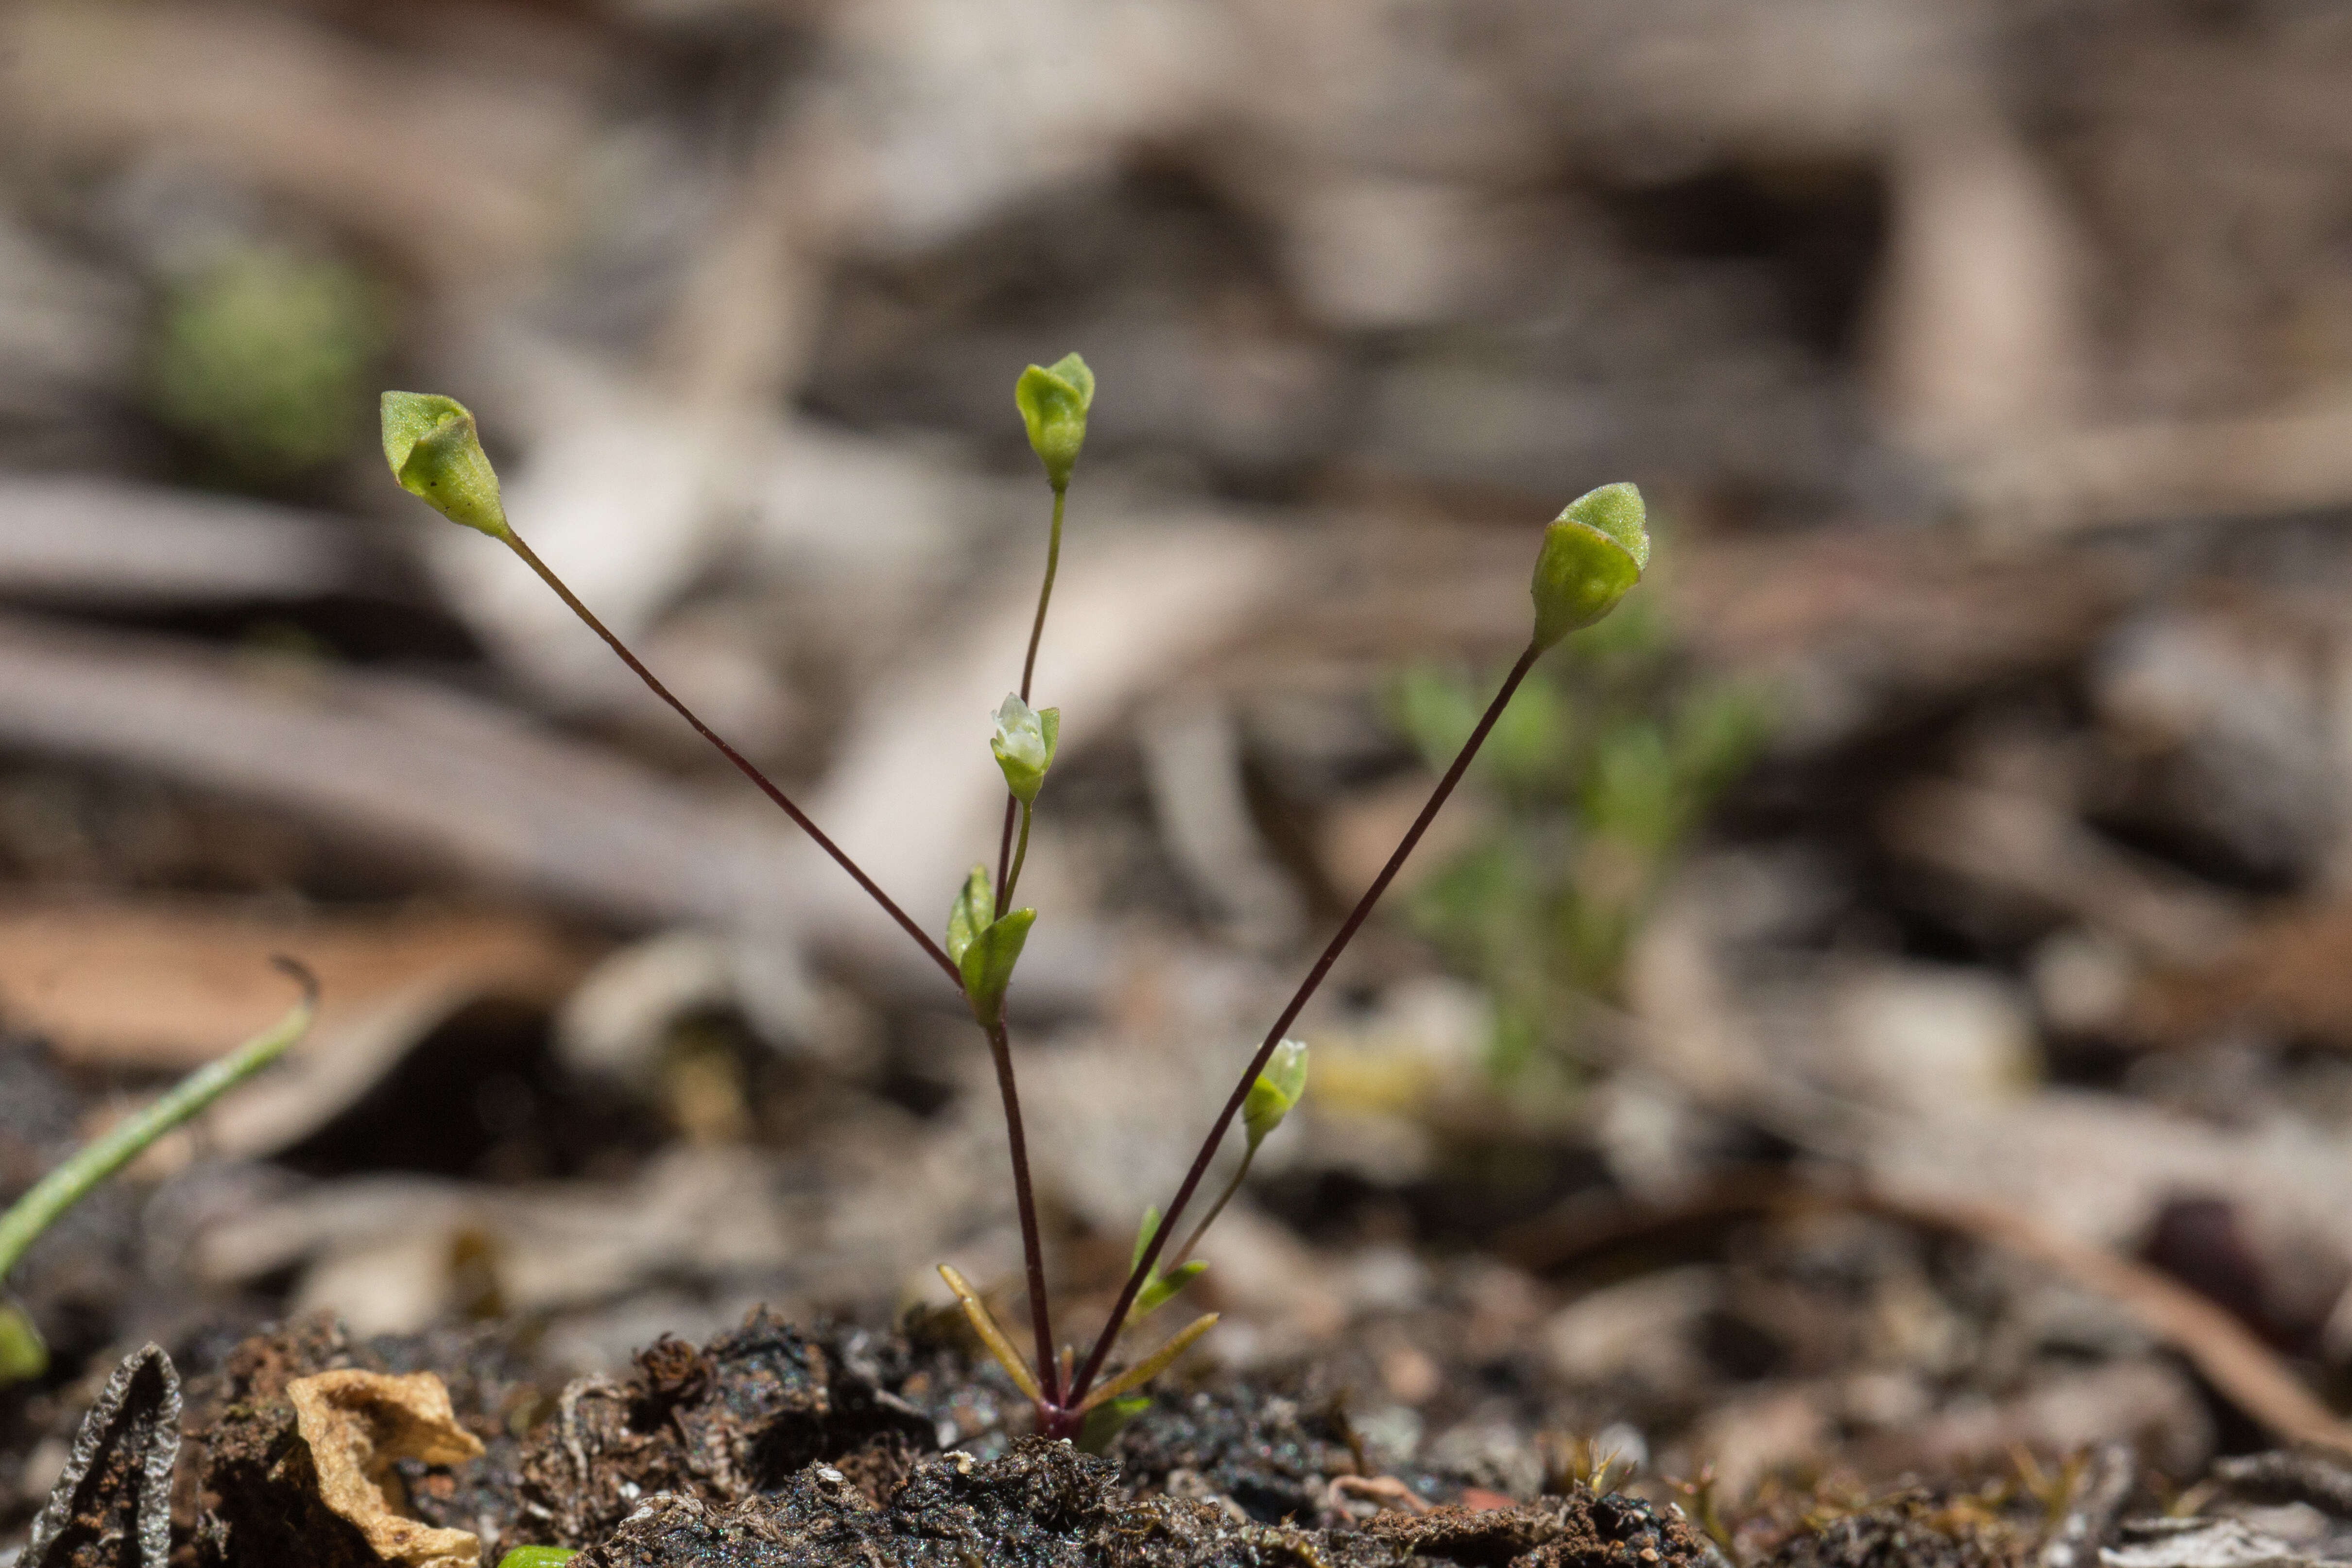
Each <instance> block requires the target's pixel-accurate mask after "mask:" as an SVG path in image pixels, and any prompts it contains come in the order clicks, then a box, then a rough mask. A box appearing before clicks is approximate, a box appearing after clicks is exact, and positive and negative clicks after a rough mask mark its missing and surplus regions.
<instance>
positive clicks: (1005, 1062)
mask: <svg viewBox="0 0 2352 1568" xmlns="http://www.w3.org/2000/svg"><path fill="white" fill-rule="evenodd" d="M988 1054H989V1055H990V1056H991V1057H992V1058H995V1060H996V1089H997V1092H998V1093H999V1094H1000V1095H1002V1096H1003V1100H1004V1136H1005V1141H1006V1142H1008V1143H1010V1144H1011V1145H1012V1148H1013V1201H1014V1202H1015V1203H1016V1204H1018V1205H1019V1206H1020V1210H1021V1251H1022V1255H1023V1258H1024V1260H1025V1262H1026V1263H1027V1265H1028V1270H1029V1322H1030V1326H1031V1327H1033V1328H1034V1329H1035V1330H1036V1331H1037V1381H1038V1382H1039V1383H1041V1384H1045V1403H1046V1404H1047V1405H1050V1406H1054V1407H1056V1408H1058V1407H1059V1406H1060V1405H1061V1404H1062V1373H1061V1368H1060V1367H1059V1366H1058V1365H1056V1364H1055V1360H1054V1321H1053V1317H1052V1315H1051V1314H1050V1313H1049V1312H1048V1311H1047V1310H1046V1305H1045V1244H1044V1243H1043V1242H1042V1241H1040V1240H1039V1239H1038V1236H1037V1192H1036V1188H1035V1187H1034V1186H1033V1185H1032V1184H1030V1180H1029V1140H1028V1138H1027V1136H1026V1135H1025V1134H1024V1133H1023V1131H1021V1091H1020V1089H1019V1088H1018V1087H1017V1086H1016V1085H1015V1084H1014V1083H1013V1042H1012V1041H1011V1040H1010V1039H1009V1038H1007V1037H1006V1035H1005V1032H1004V1026H1003V1024H1002V1023H997V1024H992V1025H991V1026H989V1030H988Z"/></svg>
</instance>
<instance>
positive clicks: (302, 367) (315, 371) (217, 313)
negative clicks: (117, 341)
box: [149, 247, 391, 485]
mask: <svg viewBox="0 0 2352 1568" xmlns="http://www.w3.org/2000/svg"><path fill="white" fill-rule="evenodd" d="M390 339H391V322H390V310H389V302H388V300H386V298H385V296H384V293H383V290H382V289H379V288H378V287H376V286H375V284H374V283H373V282H372V281H371V280H370V279H368V278H367V277H366V276H365V275H363V274H362V273H361V272H360V271H359V270H358V269H357V268H353V267H351V266H349V265H347V264H345V263H343V262H340V261H333V260H322V259H320V258H315V257H306V256H301V255H299V254H296V253H293V252H290V251H286V250H282V249H275V248H261V247H255V248H251V249H247V250H242V251H239V252H237V253H236V254H235V255H232V256H230V257H227V258H225V259H223V260H220V261H218V262H215V264H214V265H213V266H211V267H209V268H205V270H204V271H202V272H199V273H197V274H195V275H194V276H193V277H191V278H189V279H186V280H184V281H183V282H181V283H179V284H177V285H175V286H174V287H173V288H172V289H170V290H169V291H168V293H167V294H166V296H165V298H164V300H163V310H162V312H161V314H160V315H159V316H158V317H157V319H156V322H155V336H154V340H153V342H152V351H151V365H150V371H151V376H150V383H149V387H150V395H151V397H152V408H153V412H154V414H155V416H156V417H157V418H158V419H161V420H162V421H163V423H164V424H165V425H167V426H171V427H172V428H173V429H174V430H176V431H178V432H179V433H180V434H181V435H183V436H184V437H187V438H188V439H189V440H190V441H191V442H192V443H194V446H195V447H196V448H197V449H198V451H199V452H200V453H201V454H202V457H203V460H204V461H205V463H207V464H209V465H211V466H213V467H214V468H216V469H217V470H218V471H219V473H220V475H221V477H223V478H224V479H228V480H230V481H233V482H238V483H249V484H262V485H268V484H276V483H280V482H283V481H285V480H289V479H299V478H300V477H301V476H302V475H304V474H306V473H308V472H310V471H311V470H313V469H316V468H320V467H322V466H324V465H325V464H328V463H331V462H332V461H334V460H335V459H336V458H341V457H342V456H344V455H346V454H347V453H349V452H350V451H351V450H352V447H354V446H356V445H357V444H358V443H360V442H361V441H362V439H364V437H366V434H367V428H368V423H367V416H368V405H369V404H370V403H371V402H372V401H373V381H374V375H373V372H374V369H375V365H376V362H377V361H378V359H379V358H381V357H382V355H383V351H384V348H385V345H386V344H387V343H388V342H390Z"/></svg>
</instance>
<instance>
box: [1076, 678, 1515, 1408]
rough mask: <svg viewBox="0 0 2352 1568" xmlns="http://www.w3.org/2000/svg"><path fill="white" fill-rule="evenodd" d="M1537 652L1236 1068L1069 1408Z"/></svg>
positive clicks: (1509, 682) (1506, 682) (1491, 706)
mask: <svg viewBox="0 0 2352 1568" xmlns="http://www.w3.org/2000/svg"><path fill="white" fill-rule="evenodd" d="M1542 652H1543V649H1542V648H1540V647H1537V646H1536V645H1535V644H1534V643H1532V642H1530V643H1529V644H1528V647H1527V651H1526V652H1524V653H1522V654H1520V655H1519V660H1518V662H1517V664H1514V665H1513V666H1511V673H1510V674H1509V675H1507V676H1506V677H1504V678H1503V686H1502V689H1501V690H1499V691H1497V692H1496V693H1495V700H1493V701H1492V702H1489V703H1488V704H1486V712H1485V713H1484V714H1483V715H1481V716H1480V718H1479V720H1478V727H1477V728H1476V729H1475V730H1473V731H1470V739H1469V740H1468V741H1467V742H1464V744H1463V747H1462V751H1461V752H1460V754H1459V755H1457V756H1456V757H1455V758H1454V765H1453V766H1451V767H1449V768H1447V769H1446V770H1445V776H1444V778H1442V779H1439V780H1438V781H1437V787H1436V788H1435V789H1434V790H1432V791H1431V792H1430V795H1429V804H1428V805H1424V806H1423V807H1422V808H1421V815H1420V816H1416V817H1414V818H1413V820H1412V826H1411V827H1410V828H1407V829H1406V830H1405V836H1404V838H1403V839H1402V842H1400V843H1399V844H1398V845H1397V847H1396V852H1395V853H1394V854H1392V855H1391V856H1390V857H1389V860H1388V864H1387V865H1385V866H1383V867H1381V874H1380V875H1379V876H1377V877H1375V878H1373V879H1372V885H1371V886H1370V887H1369V888H1367V889H1364V896H1363V897H1362V898H1360V899H1359V900H1356V907H1355V908H1354V909H1353V910H1349V912H1348V919H1347V921H1345V922H1344V923H1343V924H1342V925H1341V926H1340V927H1339V932H1338V934H1336V935H1335V936H1333V937H1332V938H1331V942H1330V945H1329V946H1328V947H1326V948H1324V950H1323V955H1322V956H1321V957H1320V958H1318V959H1317V960H1316V961H1315V967H1314V968H1312V969H1310V970H1308V971H1307V978H1306V979H1305V980H1303V981H1301V982H1300V983H1299V986H1298V989H1297V991H1296V992H1294V993H1293V994H1292V995H1291V998H1290V1001H1289V1004H1288V1005H1286V1006H1285V1007H1284V1008H1283V1009H1282V1016H1280V1017H1279V1018H1276V1020H1275V1021H1274V1027H1273V1028H1271V1029H1269V1030H1267V1031H1266V1036H1265V1044H1263V1045H1261V1046H1260V1047H1258V1048H1257V1054H1256V1055H1255V1056H1254V1057H1252V1058H1250V1062H1249V1066H1248V1067H1246V1068H1244V1069H1243V1070H1242V1076H1241V1080H1240V1081H1239V1082H1238V1083H1236V1084H1234V1092H1233V1094H1232V1095H1231V1097H1229V1098H1228V1099H1227V1100H1226V1101H1225V1108H1224V1109H1223V1110H1221V1111H1219V1112H1218V1113H1217V1120H1216V1123H1215V1125H1214V1126H1213V1127H1211V1128H1210V1129H1209V1136H1208V1137H1207V1138H1206V1139H1205V1140H1203V1141H1202V1144H1201V1152H1199V1153H1197V1154H1195V1155H1193V1156H1192V1169H1191V1170H1189V1171H1187V1172H1186V1173H1184V1183H1183V1184H1182V1185H1181V1186H1180V1187H1178V1188H1177V1189H1176V1198H1175V1201H1174V1202H1173V1203H1171V1204H1170V1205H1168V1213H1167V1217H1166V1218H1164V1219H1162V1220H1161V1221H1160V1229H1159V1230H1158V1231H1157V1232H1156V1233H1155V1234H1154V1235H1153V1236H1152V1237H1151V1240H1150V1244H1149V1245H1148V1246H1146V1247H1144V1249H1143V1256H1142V1257H1140V1258H1137V1259H1136V1260H1135V1268H1133V1269H1132V1270H1131V1271H1130V1272H1129V1275H1128V1277H1127V1283H1126V1285H1124V1286H1123V1287H1121V1288H1120V1289H1119V1293H1118V1301H1117V1302H1116V1303H1114V1304H1113V1305H1112V1307H1111V1310H1110V1317H1109V1318H1108V1320H1107V1321H1105V1322H1104V1324H1103V1331H1102V1333H1101V1334H1100V1335H1099V1336H1097V1338H1096V1340H1095V1344H1094V1349H1093V1350H1091V1351H1089V1352H1087V1360H1086V1364H1085V1365H1084V1366H1082V1367H1080V1368H1079V1369H1078V1380H1077V1382H1076V1384H1072V1385H1071V1388H1070V1395H1069V1403H1071V1404H1073V1405H1075V1404H1076V1403H1077V1402H1078V1401H1079V1400H1082V1399H1084V1398H1085V1397H1086V1393H1087V1388H1088V1387H1090V1386H1091V1385H1092V1384H1093V1383H1094V1380H1095V1377H1096V1375H1097V1373H1100V1372H1101V1371H1102V1365H1103V1363H1104V1361H1105V1360H1107V1359H1108V1357H1109V1355H1110V1351H1111V1345H1112V1343H1113V1342H1115V1341H1116V1340H1117V1339H1118V1331H1119V1329H1120V1327H1121V1325H1123V1324H1124V1323H1125V1322H1126V1321H1127V1313H1128V1309H1129V1308H1130V1307H1132V1306H1133V1305H1134V1304H1135V1296H1136V1292H1137V1291H1139V1290H1140V1289H1143V1282H1144V1280H1145V1279H1149V1278H1150V1274H1151V1270H1152V1268H1153V1266H1154V1265H1156V1264H1157V1263H1158V1262H1159V1261H1160V1244H1161V1243H1162V1242H1163V1241H1164V1240H1166V1238H1167V1236H1168V1233H1169V1231H1170V1230H1171V1228H1173V1227H1174V1226H1175V1224H1176V1220H1177V1218H1178V1216H1179V1215H1182V1214H1183V1212H1184V1205H1187V1204H1189V1203H1191V1202H1192V1194H1194V1193H1195V1192H1197V1191H1198V1190H1199V1189H1200V1185H1201V1179H1202V1177H1203V1176H1205V1175H1207V1174H1208V1172H1209V1162H1210V1161H1211V1160H1213V1158H1215V1156H1216V1152H1217V1145H1218V1144H1220V1143H1222V1142H1224V1137H1225V1132H1226V1130H1227V1129H1229V1128H1231V1127H1232V1126H1233V1124H1234V1117H1236V1116H1239V1115H1240V1114H1241V1113H1242V1102H1243V1101H1244V1100H1247V1099H1248V1098H1249V1091H1250V1085H1252V1084H1254V1083H1255V1082H1256V1081H1257V1075H1258V1074H1260V1073H1262V1072H1264V1071H1265V1064H1266V1063H1267V1062H1268V1061H1270V1060H1272V1059H1273V1057H1274V1053H1275V1049H1276V1047H1278V1046H1280V1045H1281V1044H1282V1040H1283V1037H1284V1036H1285V1035H1286V1034H1288V1033H1289V1032H1290V1026H1291V1025H1292V1024H1293V1023H1294V1022H1296V1021H1297V1017H1298V1013H1299V1009H1301V1008H1302V1007H1305V1006H1306V1005H1307V1001H1308V1000H1309V999H1310V998H1311V997H1313V996H1314V994H1315V993H1316V991H1317V990H1318V988H1319V987H1320V986H1321V985H1322V984H1323V977H1324V976H1325V975H1327V974H1328V973H1330V972H1331V965H1332V964H1333V963H1336V962H1338V960H1339V954H1340V953H1341V952H1345V951H1346V950H1347V946H1348V943H1349V942H1352V941H1354V940H1355V936H1356V932H1357V931H1358V930H1359V929H1360V927H1361V926H1362V925H1363V923H1364V921H1365V920H1366V918H1367V917H1369V916H1370V914H1371V912H1372V906H1373V905H1374V904H1377V903H1378V902H1380V899H1381V894H1382V893H1385V892H1387V891H1388V888H1389V884H1390V883H1391V882H1392V881H1394V880H1395V879H1396V874H1397V872H1398V871H1399V870H1401V869H1402V868H1403V866H1404V862H1405V857H1407V856H1409V855H1411V854H1412V851H1413V846H1415V845H1417V844H1419V843H1420V842H1421V836H1422V835H1423V833H1426V832H1427V831H1429V825H1430V823H1431V821H1432V820H1433V819H1434V818H1435V817H1436V816H1437V813H1438V809H1439V808H1440V807H1441V806H1443V805H1444V804H1445V800H1446V797H1447V796H1448V795H1452V794H1453V793H1454V785H1456V784H1460V783H1461V782H1462V775H1463V774H1464V773H1465V772H1467V771H1468V770H1469V767H1470V760H1471V759H1472V758H1473V757H1475V756H1476V755H1477V754H1478V748H1479V747H1481V746H1483V745H1485V744H1486V735H1487V733H1488V731H1492V730H1493V729H1494V727H1495V721H1496V720H1497V719H1500V718H1501V717H1502V716H1503V710H1504V709H1505V708H1506V707H1507V706H1508V705H1509V703H1510V700H1511V697H1512V695H1513V693H1515V692H1517V690H1518V689H1519V683H1520V682H1521V681H1523V680H1525V679H1527V678H1528V670H1530V669H1533V668H1535V663H1536V658H1537V657H1538V655H1540V654H1541V653H1542Z"/></svg>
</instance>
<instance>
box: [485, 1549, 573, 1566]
mask: <svg viewBox="0 0 2352 1568" xmlns="http://www.w3.org/2000/svg"><path fill="white" fill-rule="evenodd" d="M579 1555H580V1553H579V1552H578V1551H577V1550H576V1549H575V1548H572V1547H570V1546H518V1547H516V1548H515V1549H514V1550H513V1551H512V1552H508V1553H507V1554H506V1555H505V1556H504V1557H501V1558H499V1568H555V1565H556V1564H557V1563H569V1562H571V1561H572V1559H573V1558H574V1557H577V1556H579Z"/></svg>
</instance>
